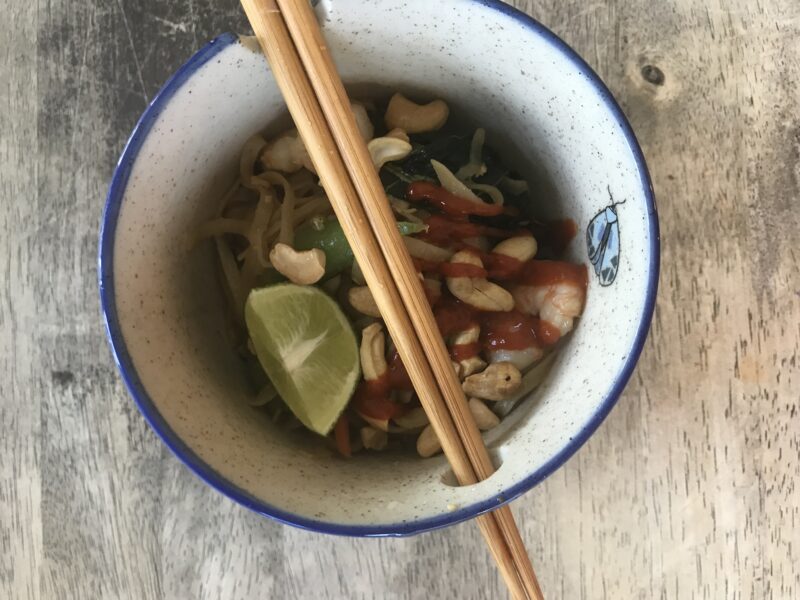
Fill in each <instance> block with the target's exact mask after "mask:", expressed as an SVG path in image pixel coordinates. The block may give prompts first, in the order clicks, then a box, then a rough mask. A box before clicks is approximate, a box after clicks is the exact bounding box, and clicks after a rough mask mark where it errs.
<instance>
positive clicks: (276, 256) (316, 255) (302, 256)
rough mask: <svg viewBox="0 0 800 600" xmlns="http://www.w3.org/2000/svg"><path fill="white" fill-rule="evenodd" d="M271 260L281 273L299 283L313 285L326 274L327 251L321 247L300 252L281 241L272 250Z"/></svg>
mask: <svg viewBox="0 0 800 600" xmlns="http://www.w3.org/2000/svg"><path fill="white" fill-rule="evenodd" d="M269 262H270V263H272V266H273V267H275V269H276V270H277V271H278V272H279V273H280V274H281V275H283V276H285V277H287V278H288V279H289V280H290V281H291V282H292V283H296V284H298V285H311V284H312V283H316V282H317V281H319V280H320V279H322V276H323V275H325V253H324V252H323V251H322V250H320V249H319V248H312V249H311V250H303V251H302V252H298V251H297V250H295V249H294V248H292V247H291V246H289V245H288V244H283V243H280V242H279V243H277V244H275V246H274V247H273V248H272V250H270V253H269Z"/></svg>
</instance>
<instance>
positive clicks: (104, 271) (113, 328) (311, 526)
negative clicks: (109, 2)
mask: <svg viewBox="0 0 800 600" xmlns="http://www.w3.org/2000/svg"><path fill="white" fill-rule="evenodd" d="M471 1H473V2H478V3H480V4H482V5H484V6H487V7H489V8H491V9H493V10H496V11H499V12H501V13H503V14H505V15H507V16H509V17H511V18H513V19H516V20H517V21H519V22H521V23H522V24H523V25H525V26H526V27H527V28H528V29H529V30H530V31H531V32H532V34H533V35H536V36H539V37H541V38H544V39H545V40H546V41H548V42H549V43H550V44H552V45H553V46H554V47H555V48H556V49H558V50H559V51H560V52H561V53H562V54H563V55H564V56H565V57H566V58H568V59H569V60H570V61H571V62H572V63H573V65H574V66H575V67H576V68H577V69H578V70H579V71H580V72H581V73H583V74H584V75H585V76H586V77H587V79H588V80H589V81H591V82H592V84H593V85H594V87H595V88H596V90H597V92H598V93H599V95H600V96H601V98H602V99H603V100H604V102H605V104H606V108H607V109H608V111H609V113H610V114H611V115H612V117H613V118H614V119H615V121H616V122H617V124H618V125H619V127H620V129H621V130H622V131H623V132H624V134H625V137H626V140H627V143H628V145H629V147H630V150H631V152H632V154H633V156H634V157H635V161H636V165H637V168H638V171H639V177H640V179H641V181H642V184H643V188H644V189H643V192H644V197H645V199H646V202H647V205H648V218H649V235H650V240H651V247H650V270H649V274H648V282H647V292H646V299H645V307H644V311H643V312H642V318H641V321H640V323H639V327H638V330H637V333H636V337H635V343H634V346H633V348H632V349H631V352H630V353H629V355H628V357H627V359H626V361H625V363H624V365H623V367H622V369H621V370H620V372H619V375H618V377H617V379H616V381H615V383H614V386H613V387H612V389H611V391H610V393H609V394H608V395H607V396H606V398H605V399H604V401H603V402H602V403H601V404H600V406H599V408H598V409H597V411H596V412H595V414H594V415H592V417H591V418H590V419H589V420H588V421H587V423H586V425H585V426H584V428H583V429H582V430H581V432H580V433H579V435H577V436H575V437H574V438H573V439H572V440H571V441H570V442H569V443H568V444H567V445H566V446H565V447H564V448H563V449H562V450H561V451H560V452H559V453H558V454H556V455H555V456H554V457H552V458H551V459H550V460H549V461H548V462H547V463H545V464H544V465H543V466H541V467H540V468H539V469H537V470H536V471H534V472H533V473H531V474H529V475H528V476H527V477H525V478H524V479H522V480H521V481H519V482H517V483H516V484H514V485H512V486H509V487H507V488H506V489H504V490H503V491H502V493H501V494H499V495H498V496H497V497H494V498H491V499H489V500H487V501H484V502H477V503H474V504H471V505H468V506H464V507H461V508H459V509H458V510H455V511H452V512H446V513H444V514H441V515H437V516H436V517H431V518H427V519H421V520H417V521H413V522H403V523H395V524H389V525H385V524H379V525H374V526H373V525H348V524H340V523H333V522H327V521H319V520H314V519H308V518H305V517H302V516H300V515H296V514H293V513H290V512H287V511H284V510H281V509H279V508H277V507H275V506H272V505H270V504H267V503H265V502H264V501H262V500H259V499H258V498H256V497H254V496H253V495H251V494H250V493H248V492H247V491H246V490H243V489H241V488H240V487H238V486H235V485H234V484H232V483H231V482H230V481H228V480H227V479H226V478H224V477H222V476H221V475H220V474H219V473H217V472H216V471H214V470H213V469H212V468H211V467H210V466H209V465H208V464H207V463H206V462H205V461H203V460H202V459H201V458H200V457H199V456H197V454H195V453H194V452H193V451H192V450H191V449H190V448H189V447H188V446H187V445H186V444H185V443H184V442H183V441H181V439H179V438H178V436H177V435H176V433H175V432H174V430H173V429H172V428H171V427H170V426H169V425H168V424H167V422H166V421H165V420H164V418H163V417H162V416H161V414H160V413H159V411H158V409H157V408H156V406H155V405H154V403H153V401H152V399H151V398H150V397H149V396H148V394H147V392H146V391H145V388H144V386H143V385H142V382H141V381H140V379H139V376H138V374H137V372H136V369H135V367H134V365H133V362H132V360H131V357H130V355H129V353H128V350H127V347H126V344H125V339H124V337H123V335H122V331H121V329H120V323H119V320H118V317H117V310H116V302H115V295H114V269H113V264H114V241H115V232H116V226H117V221H118V217H119V212H120V207H121V205H122V201H123V197H124V194H125V189H126V187H127V183H128V178H129V176H130V172H131V169H132V166H133V164H134V163H135V162H136V158H137V155H138V152H139V150H140V148H141V146H142V144H143V143H144V140H145V138H146V137H147V135H148V133H149V131H150V129H151V127H152V126H153V124H154V123H155V121H156V119H157V118H158V116H159V115H160V113H161V112H162V110H163V109H164V107H165V106H166V105H167V104H168V103H169V101H170V99H171V98H172V96H173V95H174V94H175V92H176V91H177V90H179V89H180V88H181V86H182V85H183V84H184V83H185V82H186V81H187V79H189V78H190V77H191V76H192V75H193V74H194V73H195V72H196V71H197V70H198V69H199V68H200V67H202V66H203V65H204V64H206V63H207V62H209V61H210V60H211V59H213V58H214V57H215V56H216V55H217V54H219V53H220V52H221V51H222V50H224V49H225V48H227V47H228V46H230V45H231V44H236V43H238V36H236V35H234V34H230V33H226V34H222V35H220V36H219V37H217V38H215V39H214V40H212V41H210V42H209V43H208V44H206V45H205V46H204V47H203V48H201V49H200V50H199V51H198V52H197V53H196V54H194V56H192V57H191V58H190V59H189V60H188V61H187V62H186V63H185V64H184V65H183V66H182V67H181V68H180V69H178V71H177V72H176V73H175V74H174V75H173V76H172V77H171V78H170V79H169V80H168V81H167V82H166V84H164V86H163V87H162V88H161V90H160V91H159V93H158V94H157V95H156V96H155V98H154V99H153V100H152V102H151V103H150V105H149V106H148V107H147V109H146V110H145V112H144V114H143V115H142V116H141V118H140V119H139V121H138V123H137V124H136V127H135V128H134V130H133V133H132V134H131V136H130V138H129V139H128V142H127V144H126V146H125V149H124V150H123V152H122V156H121V157H120V159H119V161H118V163H117V166H116V169H115V170H114V174H113V176H112V179H111V186H110V189H109V192H108V196H107V199H106V206H105V211H104V214H103V219H102V230H101V233H100V248H99V261H98V271H99V273H98V275H99V287H100V302H101V305H102V311H103V316H104V319H105V326H106V332H107V336H108V340H109V343H110V345H111V350H112V353H113V356H114V360H115V362H116V364H117V367H118V368H119V371H120V373H121V375H122V379H123V380H124V382H125V385H126V386H127V388H128V391H129V392H130V394H131V396H132V397H133V399H134V400H135V402H136V404H137V405H138V407H139V410H140V411H141V412H142V414H143V415H144V417H145V419H146V420H147V422H148V423H149V424H150V426H151V427H152V428H153V429H154V430H155V431H156V433H157V434H158V435H159V437H161V439H162V440H163V441H164V443H165V444H166V445H167V446H168V447H169V449H170V450H171V451H172V452H173V453H174V454H175V456H177V457H178V458H179V459H180V460H181V461H182V462H183V463H184V464H185V465H186V466H187V467H189V469H190V470H191V471H192V472H194V473H195V474H196V475H197V476H198V477H200V478H201V479H202V480H203V481H205V482H206V483H207V484H209V485H210V486H211V487H213V488H214V489H216V490H218V491H219V492H221V493H222V494H224V495H225V496H227V497H229V498H231V499H232V500H234V501H236V502H238V503H239V504H241V505H243V506H245V507H247V508H249V509H251V510H253V511H255V512H257V513H259V514H261V515H264V516H266V517H270V518H272V519H274V520H276V521H279V522H281V523H285V524H288V525H293V526H295V527H299V528H302V529H307V530H310V531H315V532H320V533H327V534H335V535H345V536H366V537H383V536H406V535H413V534H417V533H422V532H425V531H430V530H433V529H438V528H441V527H447V526H449V525H454V524H456V523H459V522H461V521H465V520H467V519H471V518H473V517H475V516H477V515H479V514H482V513H484V512H487V511H490V510H494V509H496V508H498V507H499V506H501V505H503V504H505V503H507V502H510V501H511V500H513V499H514V498H516V497H517V496H519V495H521V494H522V493H524V492H526V491H527V490H529V489H531V488H532V487H533V486H535V485H536V484H537V483H539V482H540V481H542V480H543V479H545V478H546V477H547V476H548V475H550V474H551V473H552V472H553V471H555V470H556V469H557V468H558V467H560V466H561V465H562V464H564V463H565V462H566V461H567V459H568V458H569V457H570V456H572V455H573V454H574V453H575V452H576V451H577V450H578V449H579V448H580V447H581V446H582V445H583V444H584V443H585V442H586V440H587V439H588V438H589V437H590V436H591V435H592V433H594V431H595V430H596V429H597V427H598V426H599V425H600V423H602V421H603V419H605V417H606V416H607V415H608V413H609V412H610V411H611V409H612V408H613V406H614V405H615V404H616V402H617V399H618V398H619V396H620V394H621V393H622V390H623V389H624V387H625V385H626V384H627V382H628V380H629V379H630V376H631V374H632V373H633V369H634V367H635V366H636V363H637V361H638V359H639V355H640V354H641V352H642V349H643V347H644V343H645V339H646V338H647V332H648V330H649V327H650V322H651V320H652V316H653V310H654V308H655V301H656V292H657V287H658V274H659V260H660V259H659V257H660V246H659V228H658V215H657V211H656V204H655V197H654V193H653V188H652V184H651V181H650V175H649V173H648V170H647V166H646V164H645V160H644V156H643V154H642V150H641V148H640V147H639V143H638V142H637V140H636V136H635V135H634V133H633V130H632V129H631V126H630V124H629V123H628V121H627V119H626V118H625V116H624V114H623V113H622V110H621V109H620V107H619V105H618V104H617V102H616V101H615V100H614V98H613V96H612V95H611V92H610V91H609V90H608V88H607V87H606V86H605V84H604V83H603V82H602V81H601V80H600V78H599V77H598V75H597V74H596V73H595V72H594V71H593V70H592V69H591V67H589V65H588V64H587V63H586V62H585V61H584V60H583V59H582V58H581V57H580V56H579V55H578V54H577V53H576V52H575V51H574V50H572V48H570V47H569V46H568V45H567V44H566V43H565V42H564V41H563V40H561V39H560V38H559V37H558V36H557V35H556V34H554V33H553V32H552V31H550V30H549V29H547V28H546V27H544V26H543V25H542V24H540V23H539V22H538V21H536V20H535V19H533V18H531V17H529V16H528V15H526V14H525V13H523V12H520V11H518V10H516V9H515V8H512V7H510V6H508V5H506V4H503V3H502V2H499V1H498V0H471Z"/></svg>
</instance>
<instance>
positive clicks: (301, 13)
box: [241, 0, 542, 600]
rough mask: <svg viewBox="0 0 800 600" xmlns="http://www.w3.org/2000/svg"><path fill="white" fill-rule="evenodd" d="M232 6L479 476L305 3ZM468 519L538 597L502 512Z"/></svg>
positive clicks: (425, 388) (455, 400) (432, 337)
mask: <svg viewBox="0 0 800 600" xmlns="http://www.w3.org/2000/svg"><path fill="white" fill-rule="evenodd" d="M241 3H242V6H243V7H244V10H245V13H246V14H247V18H248V19H249V20H250V24H251V25H252V27H253V31H254V32H255V34H256V36H257V38H258V41H259V43H260V44H261V48H262V50H263V51H264V54H265V55H266V57H267V61H268V62H269V65H270V67H271V69H272V72H273V74H274V76H275V79H276V81H277V83H278V86H279V87H280V89H281V91H282V92H283V96H284V99H285V100H286V104H287V106H288V107H289V112H290V113H291V115H292V118H293V119H294V122H295V125H296V126H297V129H298V131H299V133H300V136H301V138H302V139H303V142H304V143H305V145H306V148H307V150H308V153H309V155H310V156H311V160H312V161H313V163H314V166H315V167H316V169H317V174H318V175H319V177H320V180H321V182H322V185H323V187H324V188H325V190H326V192H327V194H328V197H329V199H330V201H331V204H332V205H333V208H334V212H335V213H336V216H337V217H338V219H339V222H340V224H341V226H342V229H343V230H344V232H345V235H346V237H347V239H348V241H349V242H350V246H351V247H352V248H353V252H354V254H355V256H356V260H357V261H358V264H359V265H360V267H361V270H362V271H363V273H364V278H365V279H366V281H367V284H368V286H369V289H370V290H371V291H372V294H373V296H374V297H375V301H376V303H377V305H378V308H379V309H380V312H381V315H382V316H383V318H384V322H385V323H386V327H387V329H388V331H389V334H390V335H391V337H392V340H393V341H394V343H395V346H396V348H397V351H398V353H399V354H400V357H401V359H402V360H403V363H404V364H405V366H406V369H407V370H408V373H409V376H410V378H411V381H412V382H413V384H414V389H415V390H416V391H417V394H418V396H419V397H420V401H421V403H422V406H423V408H424V409H425V412H426V413H427V415H428V418H429V420H430V422H431V425H432V426H433V429H434V431H435V432H436V435H437V436H438V438H439V441H440V443H441V445H442V449H443V450H444V453H445V456H446V457H447V459H448V460H449V461H450V465H451V467H452V468H453V472H454V473H455V475H456V478H457V479H458V481H459V483H460V484H461V485H470V484H474V483H477V482H478V481H480V480H483V479H486V478H487V477H489V476H490V475H491V474H492V473H493V472H494V467H493V465H492V462H491V460H490V458H489V453H488V452H487V450H486V446H485V445H484V443H483V439H482V438H481V435H480V432H479V431H478V428H477V426H476V425H475V421H474V419H473V417H472V414H471V413H470V411H469V408H468V405H467V401H466V398H465V397H464V393H463V391H462V389H461V383H460V382H459V380H458V378H457V376H456V374H455V372H454V370H453V367H452V364H451V361H450V356H449V354H448V352H447V348H446V347H445V344H444V340H443V339H442V337H441V335H440V334H439V330H438V327H437V325H436V322H435V320H434V317H433V312H432V311H431V308H430V305H429V304H428V301H427V299H426V297H425V293H424V290H423V287H422V284H421V282H420V280H419V278H418V276H417V272H416V269H415V267H414V265H413V263H412V262H411V257H410V256H409V254H408V251H407V250H406V247H405V244H404V243H403V241H402V238H401V237H400V234H399V233H398V231H397V225H396V220H395V217H394V215H393V213H392V210H391V208H390V206H389V203H388V201H387V199H386V195H385V192H384V190H383V186H382V185H381V182H380V179H379V178H378V174H377V172H376V170H375V167H374V166H373V163H372V160H371V158H370V155H369V152H368V150H367V147H366V144H365V143H364V141H363V139H362V137H361V134H360V133H359V131H358V127H357V126H356V122H355V119H354V117H353V114H352V112H351V109H350V101H349V99H348V97H347V93H346V92H345V89H344V86H343V84H342V81H341V79H340V78H339V75H338V73H337V71H336V67H335V66H334V64H333V60H332V59H331V56H330V54H329V52H328V50H327V47H326V45H325V40H324V39H323V37H322V32H321V31H320V28H319V25H318V23H317V20H316V17H315V15H314V12H313V10H312V8H311V6H310V4H309V2H308V1H307V0H241ZM477 521H478V525H479V527H480V529H481V531H482V533H483V535H484V538H485V540H486V542H487V544H488V546H489V549H490V551H491V553H492V555H493V556H494V559H495V561H496V562H497V564H498V567H499V569H500V571H501V573H502V575H503V578H504V580H505V582H506V584H507V586H508V588H509V590H510V591H511V593H512V595H513V597H514V598H531V599H533V600H536V599H541V598H542V593H541V590H540V589H539V584H538V582H537V580H536V575H535V573H534V571H533V567H532V566H531V563H530V559H529V557H528V555H527V552H526V551H525V547H524V544H523V542H522V538H521V536H520V534H519V530H518V529H517V526H516V524H515V522H514V518H513V516H512V514H511V511H510V509H509V508H508V507H507V506H503V507H501V508H498V509H496V510H495V511H494V512H491V513H487V514H484V515H481V516H479V517H478V518H477Z"/></svg>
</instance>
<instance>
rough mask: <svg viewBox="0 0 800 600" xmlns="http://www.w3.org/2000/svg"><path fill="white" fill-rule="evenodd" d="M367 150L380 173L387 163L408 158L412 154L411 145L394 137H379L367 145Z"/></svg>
mask: <svg viewBox="0 0 800 600" xmlns="http://www.w3.org/2000/svg"><path fill="white" fill-rule="evenodd" d="M367 150H369V155H370V158H372V164H373V165H375V169H377V170H378V171H380V170H381V167H382V166H383V165H385V164H386V163H387V162H391V161H393V160H401V159H403V158H405V157H406V156H408V155H409V154H410V153H411V144H409V143H408V142H404V141H403V140H400V139H398V138H394V137H379V138H375V139H374V140H372V141H371V142H370V143H369V144H367Z"/></svg>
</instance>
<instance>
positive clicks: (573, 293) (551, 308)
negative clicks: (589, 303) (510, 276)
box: [511, 280, 586, 341]
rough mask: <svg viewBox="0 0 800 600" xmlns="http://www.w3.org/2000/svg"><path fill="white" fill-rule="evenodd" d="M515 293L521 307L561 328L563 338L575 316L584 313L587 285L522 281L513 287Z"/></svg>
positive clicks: (570, 327)
mask: <svg viewBox="0 0 800 600" xmlns="http://www.w3.org/2000/svg"><path fill="white" fill-rule="evenodd" d="M511 294H512V295H513V296H514V304H515V307H516V309H517V310H520V311H522V312H524V313H527V314H529V315H534V316H535V315H538V316H539V318H540V319H541V320H542V321H545V322H547V323H548V324H550V325H552V326H553V327H554V328H555V329H556V330H557V331H558V337H559V338H560V337H563V336H565V335H567V334H568V333H569V332H570V331H572V328H573V326H574V323H575V318H576V317H578V316H580V314H581V312H583V305H584V303H585V302H586V288H585V287H584V286H582V285H581V284H580V283H578V282H577V281H572V280H565V281H559V282H555V283H547V284H543V285H524V284H520V285H516V286H514V287H513V288H512V290H511ZM552 341H555V340H552Z"/></svg>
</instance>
